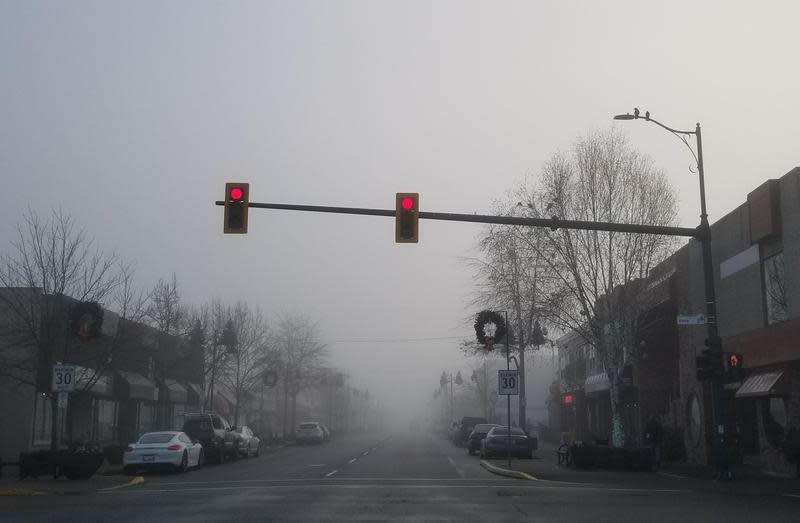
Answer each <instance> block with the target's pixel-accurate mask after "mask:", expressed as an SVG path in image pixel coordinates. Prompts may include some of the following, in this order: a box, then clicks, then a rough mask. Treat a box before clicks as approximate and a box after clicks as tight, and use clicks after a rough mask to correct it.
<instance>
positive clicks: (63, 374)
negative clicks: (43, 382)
mask: <svg viewBox="0 0 800 523" xmlns="http://www.w3.org/2000/svg"><path fill="white" fill-rule="evenodd" d="M52 390H53V392H72V391H73V390H75V366H74V365H53V388H52Z"/></svg>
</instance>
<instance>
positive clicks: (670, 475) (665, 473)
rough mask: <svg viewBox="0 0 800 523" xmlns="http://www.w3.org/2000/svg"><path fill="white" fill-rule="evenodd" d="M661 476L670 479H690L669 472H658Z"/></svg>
mask: <svg viewBox="0 0 800 523" xmlns="http://www.w3.org/2000/svg"><path fill="white" fill-rule="evenodd" d="M657 474H658V475H659V476H666V477H668V478H677V479H688V476H681V475H680V474H671V473H669V472H657Z"/></svg>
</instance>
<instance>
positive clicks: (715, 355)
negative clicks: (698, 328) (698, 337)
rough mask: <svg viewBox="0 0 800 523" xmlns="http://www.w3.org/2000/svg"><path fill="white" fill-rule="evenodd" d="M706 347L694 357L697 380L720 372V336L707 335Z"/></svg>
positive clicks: (702, 379) (707, 378) (709, 377)
mask: <svg viewBox="0 0 800 523" xmlns="http://www.w3.org/2000/svg"><path fill="white" fill-rule="evenodd" d="M704 343H705V346H706V347H707V348H706V349H704V350H703V352H702V354H701V355H700V356H697V357H695V365H696V366H697V379H698V380H699V381H705V380H710V379H711V378H713V377H714V376H715V375H717V376H719V375H720V374H721V373H722V369H720V365H721V364H722V338H720V337H719V336H709V337H708V338H706V339H705V342H704Z"/></svg>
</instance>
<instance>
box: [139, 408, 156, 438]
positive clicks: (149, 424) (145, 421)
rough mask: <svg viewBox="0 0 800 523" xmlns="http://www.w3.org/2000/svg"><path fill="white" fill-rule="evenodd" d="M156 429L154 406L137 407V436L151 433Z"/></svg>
mask: <svg viewBox="0 0 800 523" xmlns="http://www.w3.org/2000/svg"><path fill="white" fill-rule="evenodd" d="M155 429H156V408H155V405H153V404H149V403H142V404H141V406H140V407H139V434H144V433H145V432H151V431H154V430H155Z"/></svg>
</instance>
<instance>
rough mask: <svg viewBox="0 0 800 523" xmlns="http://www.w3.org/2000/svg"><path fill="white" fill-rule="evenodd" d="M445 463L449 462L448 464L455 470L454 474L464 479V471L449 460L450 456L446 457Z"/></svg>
mask: <svg viewBox="0 0 800 523" xmlns="http://www.w3.org/2000/svg"><path fill="white" fill-rule="evenodd" d="M447 461H449V462H450V464H451V465H452V466H453V468H454V469H456V472H457V473H458V475H459V476H461V477H462V478H463V477H466V474H465V473H464V471H463V470H461V468H460V467H459V466H458V465H456V462H455V460H454V459H453V458H451V457H450V456H447Z"/></svg>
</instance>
